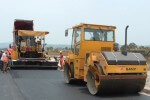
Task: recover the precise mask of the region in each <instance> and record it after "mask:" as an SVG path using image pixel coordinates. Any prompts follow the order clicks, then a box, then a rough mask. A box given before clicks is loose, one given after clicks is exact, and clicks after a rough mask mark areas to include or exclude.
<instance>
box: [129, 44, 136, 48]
mask: <svg viewBox="0 0 150 100" xmlns="http://www.w3.org/2000/svg"><path fill="white" fill-rule="evenodd" d="M129 49H137V45H136V44H135V43H130V44H129Z"/></svg>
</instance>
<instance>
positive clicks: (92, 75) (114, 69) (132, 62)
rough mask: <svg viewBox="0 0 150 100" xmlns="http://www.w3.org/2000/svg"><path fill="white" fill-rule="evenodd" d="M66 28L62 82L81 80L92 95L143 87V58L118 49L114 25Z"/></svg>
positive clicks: (144, 75)
mask: <svg viewBox="0 0 150 100" xmlns="http://www.w3.org/2000/svg"><path fill="white" fill-rule="evenodd" d="M69 29H72V30H73V34H72V44H71V51H70V52H69V53H68V55H67V57H66V63H65V68H64V77H65V82H66V83H71V82H72V80H83V81H85V82H87V87H88V89H89V92H90V93H91V94H93V95H95V94H98V93H108V92H111V91H112V92H128V93H129V92H139V91H141V90H142V89H143V88H144V86H145V80H146V77H147V71H148V66H147V64H146V60H145V58H144V57H143V56H142V55H141V54H140V53H129V52H126V50H125V51H122V52H119V51H118V44H117V43H115V29H116V27H115V26H106V25H95V24H80V25H77V26H74V27H72V28H69ZM69 29H67V30H66V31H65V36H67V35H68V30H69ZM129 89H130V90H129ZM132 90H133V91H132Z"/></svg>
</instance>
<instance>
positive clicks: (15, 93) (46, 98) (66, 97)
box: [0, 70, 150, 100]
mask: <svg viewBox="0 0 150 100" xmlns="http://www.w3.org/2000/svg"><path fill="white" fill-rule="evenodd" d="M0 100H150V96H146V95H142V94H132V95H131V94H126V95H125V94H116V95H110V94H107V95H101V96H92V95H91V94H89V92H88V90H87V88H86V86H85V85H84V84H78V83H76V84H73V85H68V84H65V83H64V78H63V72H60V71H57V70H11V71H10V72H9V73H4V74H3V73H2V72H0Z"/></svg>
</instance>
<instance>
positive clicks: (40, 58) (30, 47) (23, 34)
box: [10, 19, 58, 69]
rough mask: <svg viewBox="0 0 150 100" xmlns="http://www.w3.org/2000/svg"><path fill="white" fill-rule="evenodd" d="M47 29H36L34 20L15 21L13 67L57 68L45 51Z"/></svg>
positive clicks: (56, 62) (55, 62)
mask: <svg viewBox="0 0 150 100" xmlns="http://www.w3.org/2000/svg"><path fill="white" fill-rule="evenodd" d="M48 33H49V32H47V31H34V29H33V20H18V19H16V20H15V21H14V31H13V46H12V48H13V52H12V55H11V56H12V58H11V61H12V62H11V63H10V64H11V65H10V66H11V67H25V68H27V67H50V68H54V69H57V67H58V66H57V64H58V61H55V60H54V61H51V60H50V59H49V57H48V55H46V52H45V49H44V48H45V45H46V43H45V36H46V35H47V34H48Z"/></svg>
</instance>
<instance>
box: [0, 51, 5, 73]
mask: <svg viewBox="0 0 150 100" xmlns="http://www.w3.org/2000/svg"><path fill="white" fill-rule="evenodd" d="M3 53H4V51H3V50H1V52H0V69H1V71H2V69H3V61H2V60H1V58H2V55H3Z"/></svg>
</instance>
